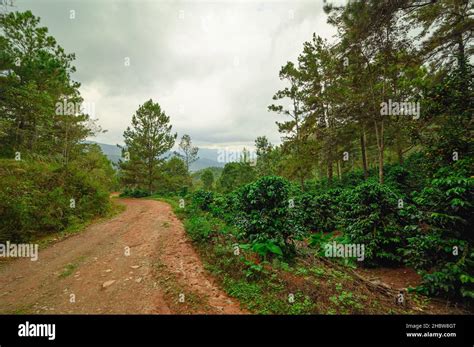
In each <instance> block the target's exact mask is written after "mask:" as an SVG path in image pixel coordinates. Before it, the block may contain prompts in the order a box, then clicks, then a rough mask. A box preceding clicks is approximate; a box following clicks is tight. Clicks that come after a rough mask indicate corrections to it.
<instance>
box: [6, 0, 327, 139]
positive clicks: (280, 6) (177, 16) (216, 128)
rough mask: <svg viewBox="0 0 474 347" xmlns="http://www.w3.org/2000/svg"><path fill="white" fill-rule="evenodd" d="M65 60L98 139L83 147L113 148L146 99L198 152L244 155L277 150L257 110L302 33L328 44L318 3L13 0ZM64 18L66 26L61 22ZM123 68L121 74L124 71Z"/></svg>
mask: <svg viewBox="0 0 474 347" xmlns="http://www.w3.org/2000/svg"><path fill="white" fill-rule="evenodd" d="M15 5H16V8H17V9H18V10H25V9H30V10H32V12H33V13H34V14H35V15H36V16H39V17H41V24H42V25H43V26H46V27H48V28H49V32H50V34H51V35H52V36H54V37H55V38H56V39H57V40H58V43H59V44H60V45H61V46H62V47H64V48H65V49H66V51H67V52H70V53H75V54H76V61H75V64H74V65H75V66H76V68H77V72H76V73H75V74H74V76H73V78H74V79H75V80H76V81H78V82H80V83H81V84H82V86H81V89H80V90H81V94H82V96H83V97H84V98H85V101H86V102H88V103H91V104H92V103H93V105H94V107H95V116H96V118H98V119H99V124H100V125H101V126H102V127H103V128H104V129H107V130H108V132H107V133H105V134H102V135H99V136H98V137H96V138H94V139H93V140H95V141H98V142H103V143H109V144H116V143H123V139H122V134H123V131H124V130H125V128H126V127H127V126H128V125H130V122H131V117H132V115H133V113H134V111H135V110H136V109H137V108H138V106H139V105H140V104H143V103H144V102H145V101H146V100H148V99H150V98H152V99H153V100H154V101H155V102H158V103H159V104H160V105H161V106H162V108H163V109H164V110H165V112H166V113H167V114H168V116H170V118H171V123H172V125H173V130H174V131H176V132H178V136H179V137H180V136H181V135H183V134H185V133H186V134H189V135H191V138H192V139H193V142H194V143H195V144H197V145H198V146H201V147H209V148H213V147H218V148H219V147H232V148H236V147H237V148H239V147H242V146H247V147H250V146H252V145H253V142H254V140H255V138H256V137H257V136H260V135H266V136H267V137H268V138H269V139H270V141H271V142H273V143H276V144H278V143H280V136H279V133H278V131H277V127H276V125H275V121H276V120H279V119H281V117H280V116H278V115H277V114H275V113H271V112H269V111H267V106H268V105H269V104H271V103H272V95H273V94H274V93H275V92H276V91H277V90H278V89H280V88H281V87H282V86H284V84H282V82H281V81H280V80H279V78H278V72H279V69H280V67H281V66H282V65H284V64H285V63H286V62H287V61H289V60H292V61H295V60H296V58H297V56H298V55H299V53H300V52H301V51H302V47H303V42H304V41H307V40H310V39H311V36H312V34H313V33H314V32H315V33H316V34H317V35H320V36H322V37H325V38H327V39H329V40H331V38H332V36H333V35H334V34H335V29H334V28H333V27H331V26H329V25H328V24H327V23H326V15H325V14H324V11H323V9H322V7H323V1H322V0H313V1H308V0H305V1H297V0H289V1H213V2H210V1H161V0H126V1H125V0H75V1H72V0H71V1H68V0H16V1H15ZM71 17H74V18H71ZM128 62H129V66H127V63H128Z"/></svg>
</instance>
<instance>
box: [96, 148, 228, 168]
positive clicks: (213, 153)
mask: <svg viewBox="0 0 474 347" xmlns="http://www.w3.org/2000/svg"><path fill="white" fill-rule="evenodd" d="M87 142H88V143H95V144H98V145H99V146H100V148H101V149H102V152H104V154H105V155H106V156H107V158H109V160H110V161H111V162H113V163H115V164H116V163H118V161H119V159H120V158H121V157H122V152H121V149H120V148H118V147H117V146H114V145H110V144H107V143H100V142H95V141H87ZM172 153H173V152H171V151H169V152H167V153H166V154H165V156H169V155H170V154H172ZM198 157H199V159H198V160H196V161H195V162H194V163H192V164H191V167H190V170H191V171H193V172H194V171H198V170H202V169H205V168H208V167H224V165H225V163H222V162H219V161H218V160H217V157H218V150H217V149H214V148H199V152H198Z"/></svg>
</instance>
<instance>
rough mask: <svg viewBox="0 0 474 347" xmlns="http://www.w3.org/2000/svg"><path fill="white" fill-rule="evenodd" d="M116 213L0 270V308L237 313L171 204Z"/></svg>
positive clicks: (134, 203)
mask: <svg viewBox="0 0 474 347" xmlns="http://www.w3.org/2000/svg"><path fill="white" fill-rule="evenodd" d="M119 202H120V203H123V204H125V205H126V210H125V211H124V212H123V213H121V214H120V215H117V216H115V217H114V218H112V219H110V220H108V221H105V222H100V223H96V224H93V225H91V226H89V227H88V228H87V229H86V230H85V231H83V232H81V233H80V234H78V235H75V236H71V237H69V238H67V239H65V240H63V241H61V242H57V243H56V244H53V245H51V246H49V247H48V248H46V249H44V250H40V252H39V259H38V261H36V262H34V261H31V260H30V259H18V260H14V261H11V262H9V263H8V264H6V265H5V266H4V267H2V268H1V269H0V313H50V314H51V313H53V314H58V313H61V314H63V313H96V314H104V313H105V314H106V313H129V314H133V313H137V314H138V313H147V314H154V313H156V314H174V313H207V314H219V313H223V314H236V313H242V311H241V309H240V307H239V304H238V303H237V302H236V301H235V300H233V299H230V298H229V297H228V296H226V294H225V293H224V292H223V291H222V290H221V289H219V288H218V287H217V285H216V284H215V283H214V281H213V280H212V278H211V277H210V276H209V275H208V274H207V273H206V271H205V270H204V268H203V264H202V263H201V261H200V259H199V257H198V256H197V254H196V252H195V251H194V249H193V248H192V246H191V244H190V243H189V241H188V240H187V238H186V235H185V231H184V229H183V226H182V224H181V222H180V221H179V220H178V219H177V218H176V216H175V215H174V214H173V212H172V210H171V207H170V206H169V205H168V204H166V203H163V202H159V201H153V200H136V199H119Z"/></svg>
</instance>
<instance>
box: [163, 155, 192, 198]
mask: <svg viewBox="0 0 474 347" xmlns="http://www.w3.org/2000/svg"><path fill="white" fill-rule="evenodd" d="M158 176H159V178H158V180H157V183H156V188H155V191H156V193H158V194H161V195H179V196H185V195H186V194H187V192H188V190H189V189H190V188H191V186H192V182H191V177H190V176H189V173H188V170H187V168H186V163H185V162H184V161H183V160H182V159H180V158H178V157H171V158H170V159H168V160H167V161H165V162H164V163H161V164H160V166H159V174H158Z"/></svg>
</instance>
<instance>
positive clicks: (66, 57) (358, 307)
mask: <svg viewBox="0 0 474 347" xmlns="http://www.w3.org/2000/svg"><path fill="white" fill-rule="evenodd" d="M324 10H325V12H326V14H327V16H328V17H327V18H328V22H329V23H330V24H331V25H333V26H334V27H335V28H337V41H335V42H331V43H329V42H328V41H326V40H324V39H323V38H321V37H319V36H318V35H317V34H314V35H313V37H310V38H308V41H307V42H304V43H302V51H301V53H300V54H299V56H298V59H297V61H293V62H292V61H289V62H287V63H286V64H285V65H284V66H282V67H281V69H280V71H279V72H278V71H275V75H277V74H278V76H279V78H280V79H281V80H282V81H283V82H284V83H285V87H284V88H283V89H281V90H276V91H275V94H274V97H273V100H269V101H268V103H269V106H268V109H267V110H262V114H263V115H265V116H266V117H267V116H272V115H273V114H275V115H279V116H281V115H283V116H285V117H286V120H285V121H282V122H277V123H276V126H277V127H278V131H279V132H280V133H281V139H282V142H281V144H279V145H275V144H272V143H270V142H269V140H268V138H267V136H265V134H261V136H259V137H258V138H257V139H255V152H256V160H253V159H252V158H251V155H250V152H249V150H245V149H244V150H243V151H242V153H241V156H240V158H239V159H238V160H235V161H232V162H227V163H226V164H225V167H224V168H207V169H204V170H200V171H199V172H195V173H192V172H190V164H191V163H192V162H194V161H195V160H196V159H197V157H198V155H199V148H198V147H196V146H195V145H194V144H193V142H192V139H191V137H190V136H189V135H186V134H184V135H181V136H180V137H179V138H178V134H177V133H176V132H174V131H173V127H172V124H171V120H170V117H169V116H168V115H167V114H166V112H165V110H163V109H162V107H161V106H160V104H159V103H158V102H157V101H156V100H155V101H154V100H153V99H150V100H148V101H145V100H144V102H143V104H142V105H140V106H139V107H138V108H137V110H136V112H135V114H133V115H131V125H130V126H129V127H128V128H127V129H126V130H125V131H124V133H123V138H124V145H123V146H121V149H122V158H121V160H120V162H119V163H118V165H117V166H116V167H114V166H113V165H112V163H111V162H110V161H109V160H107V158H106V156H105V155H104V154H103V153H102V152H101V150H100V148H99V147H98V146H97V145H94V144H90V143H88V142H86V141H85V140H86V139H88V138H91V137H92V136H93V135H94V134H97V133H100V132H102V131H104V130H102V129H101V128H100V126H98V125H97V124H96V122H94V119H92V117H91V116H90V115H89V114H88V113H87V109H85V108H84V105H82V102H83V99H82V98H81V95H80V92H79V88H80V84H79V83H77V82H75V81H73V80H72V77H71V75H72V74H73V73H74V71H75V68H74V66H73V62H74V59H75V57H74V54H68V53H66V52H65V51H64V49H63V48H61V46H60V45H59V44H58V43H57V42H56V40H55V39H54V38H53V37H51V36H49V34H48V30H47V28H45V27H42V26H41V25H40V20H39V18H38V17H35V16H34V15H33V14H32V13H31V12H29V11H28V12H23V13H21V12H5V13H2V14H0V71H2V74H1V75H0V112H1V117H0V158H1V159H0V215H1V218H0V241H6V240H10V241H14V242H24V241H31V240H37V239H39V238H41V237H43V236H45V235H49V234H54V233H57V232H61V231H64V230H67V229H68V228H72V227H74V226H75V225H78V224H81V223H85V222H87V221H89V220H91V219H93V218H96V217H98V216H106V215H107V214H108V213H110V211H111V206H112V205H113V204H112V203H111V200H110V198H109V194H110V193H111V192H113V191H121V192H122V193H121V196H122V197H136V198H147V199H150V198H151V199H159V200H162V201H167V202H169V203H170V204H171V205H172V206H173V208H174V210H175V212H176V213H177V214H178V216H179V217H180V218H181V219H182V220H183V222H184V225H185V228H186V231H187V232H188V234H189V236H190V237H191V239H192V240H193V242H194V244H195V245H196V247H197V248H198V249H199V251H200V254H201V256H202V257H203V258H204V259H205V261H206V264H207V266H208V269H209V270H210V271H211V273H212V274H214V275H215V276H216V278H218V280H219V281H220V283H221V284H222V285H223V287H224V288H225V289H226V290H227V292H228V293H229V294H230V295H232V296H234V297H236V298H238V299H239V300H240V301H241V302H242V303H243V304H244V305H246V307H247V308H248V309H249V310H250V311H252V312H260V313H296V314H300V313H322V314H334V313H402V312H407V309H406V308H405V307H404V306H403V305H393V303H394V302H396V298H397V297H398V296H399V295H400V293H398V292H393V291H390V290H388V289H384V288H380V286H378V287H377V286H376V285H370V284H364V285H365V287H364V289H361V288H362V287H363V286H360V285H359V286H358V285H357V283H358V282H357V281H358V280H359V281H362V280H361V279H360V278H358V279H357V280H356V279H354V277H353V276H352V274H353V273H354V272H357V270H359V269H385V268H394V269H397V268H403V269H413V270H415V271H416V272H417V273H418V274H419V275H420V276H421V281H420V283H419V285H417V286H416V287H410V288H408V292H407V293H403V294H402V296H403V295H405V296H411V298H412V300H421V301H423V300H425V299H420V298H429V297H432V298H433V297H438V298H443V299H448V300H450V301H454V302H456V303H457V304H461V305H462V306H464V307H466V308H468V309H472V303H473V299H474V275H473V274H474V248H473V247H474V242H473V241H474V240H473V238H474V237H473V232H472V229H473V228H472V225H473V213H472V212H473V204H474V199H473V187H474V181H473V179H472V174H473V168H474V165H473V164H474V156H473V147H472V140H471V139H472V115H473V111H474V85H473V61H472V57H473V53H474V46H473V32H474V18H473V11H474V4H473V3H472V2H471V1H469V0H439V1H416V0H396V1H369V0H364V1H350V2H348V3H347V4H346V5H345V6H336V5H333V4H331V3H330V2H327V3H325V5H324ZM176 145H177V147H175V146H176ZM173 148H177V150H176V151H175V152H171V155H169V153H170V151H172V150H173ZM167 153H168V154H167ZM332 246H334V252H332V253H331V251H330V250H331V248H330V247H332ZM339 250H341V253H340V254H339V253H338V252H339ZM348 250H349V251H350V252H351V253H350V254H349V255H348V254H347V251H348ZM360 251H361V252H362V253H361V252H360ZM348 274H351V275H348ZM298 276H300V277H301V276H302V278H303V279H304V280H301V281H302V282H301V281H300V280H297V279H296V277H298ZM300 277H298V278H300ZM301 283H302V284H301ZM371 286H372V287H371ZM367 288H368V289H367ZM374 290H379V291H380V290H382V291H385V292H387V293H388V294H387V295H388V296H387V298H386V299H385V302H383V300H381V299H380V300H379V301H377V300H375V299H373V300H372V297H371V296H370V295H371V294H369V292H370V293H371V291H374ZM288 293H290V294H288ZM321 293H326V294H327V297H324V298H322V297H321V296H322V294H321ZM368 298H370V299H371V303H370V305H369V304H367V303H366V301H367V299H368ZM288 300H290V302H291V303H292V304H293V305H292V306H290V307H289V308H288V306H287V305H286V304H287V302H288ZM400 302H401V301H400ZM408 312H412V311H408Z"/></svg>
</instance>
